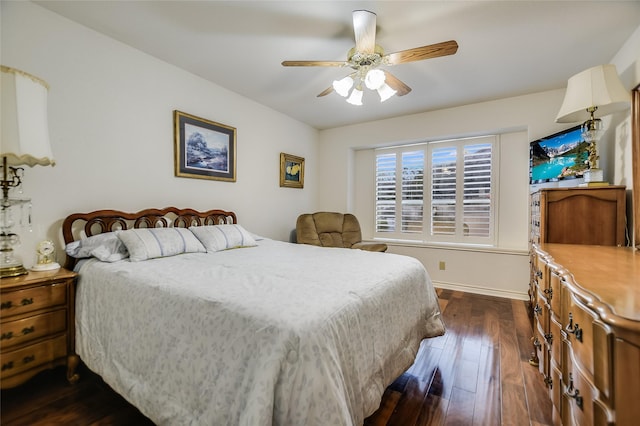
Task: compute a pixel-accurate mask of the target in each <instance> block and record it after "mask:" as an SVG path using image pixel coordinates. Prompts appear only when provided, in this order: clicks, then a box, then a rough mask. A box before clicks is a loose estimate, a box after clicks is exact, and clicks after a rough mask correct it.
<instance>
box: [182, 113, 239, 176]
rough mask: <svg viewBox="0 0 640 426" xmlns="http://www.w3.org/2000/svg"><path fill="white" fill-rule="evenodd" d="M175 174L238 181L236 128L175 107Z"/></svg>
mask: <svg viewBox="0 0 640 426" xmlns="http://www.w3.org/2000/svg"><path fill="white" fill-rule="evenodd" d="M173 125H174V139H175V159H174V167H175V175H176V176H178V177H188V178H196V179H212V180H224V181H228V182H235V181H236V128H235V127H231V126H226V125H224V124H220V123H216V122H215V121H211V120H207V119H204V118H200V117H196V116H195V115H191V114H187V113H185V112H181V111H177V110H176V111H173Z"/></svg>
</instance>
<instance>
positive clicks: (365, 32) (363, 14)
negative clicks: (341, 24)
mask: <svg viewBox="0 0 640 426" xmlns="http://www.w3.org/2000/svg"><path fill="white" fill-rule="evenodd" d="M353 33H354V35H355V37H356V52H360V53H374V51H375V47H376V14H375V13H373V12H369V11H368V10H354V11H353Z"/></svg>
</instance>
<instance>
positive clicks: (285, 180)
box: [280, 152, 304, 188]
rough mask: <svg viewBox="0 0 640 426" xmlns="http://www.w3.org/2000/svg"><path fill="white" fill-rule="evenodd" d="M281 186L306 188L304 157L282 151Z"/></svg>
mask: <svg viewBox="0 0 640 426" xmlns="http://www.w3.org/2000/svg"><path fill="white" fill-rule="evenodd" d="M280 186H283V187H287V188H304V158H303V157H297V156H295V155H291V154H285V153H284V152H281V153H280Z"/></svg>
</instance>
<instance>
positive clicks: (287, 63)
mask: <svg viewBox="0 0 640 426" xmlns="http://www.w3.org/2000/svg"><path fill="white" fill-rule="evenodd" d="M347 65H349V64H348V63H347V62H345V61H282V66H283V67H346V66H347Z"/></svg>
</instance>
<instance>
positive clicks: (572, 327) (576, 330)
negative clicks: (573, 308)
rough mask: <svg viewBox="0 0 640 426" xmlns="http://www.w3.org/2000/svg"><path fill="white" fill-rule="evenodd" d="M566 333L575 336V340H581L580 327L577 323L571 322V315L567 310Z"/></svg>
mask: <svg viewBox="0 0 640 426" xmlns="http://www.w3.org/2000/svg"><path fill="white" fill-rule="evenodd" d="M565 330H566V331H567V333H570V334H573V335H575V336H576V340H578V341H579V342H582V329H581V328H580V327H579V326H578V323H575V324H574V323H573V315H572V314H571V312H569V324H567V327H566V328H565Z"/></svg>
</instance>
